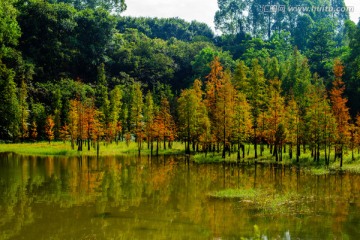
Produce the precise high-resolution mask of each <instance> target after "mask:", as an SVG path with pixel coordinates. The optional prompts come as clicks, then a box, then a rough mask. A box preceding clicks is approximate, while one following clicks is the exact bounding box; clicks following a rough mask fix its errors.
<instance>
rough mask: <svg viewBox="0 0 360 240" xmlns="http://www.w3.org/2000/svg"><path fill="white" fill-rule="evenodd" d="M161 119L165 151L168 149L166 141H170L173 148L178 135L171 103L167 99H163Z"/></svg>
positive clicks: (160, 112)
mask: <svg viewBox="0 0 360 240" xmlns="http://www.w3.org/2000/svg"><path fill="white" fill-rule="evenodd" d="M159 117H160V121H161V122H162V125H163V129H162V130H163V131H162V134H163V136H162V140H163V141H164V149H166V140H168V143H169V146H171V142H172V141H173V140H174V138H175V135H176V126H175V122H174V119H173V117H172V115H171V113H170V103H169V101H168V100H167V99H166V98H162V99H161V103H160V109H159Z"/></svg>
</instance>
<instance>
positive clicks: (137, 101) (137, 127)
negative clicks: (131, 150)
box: [131, 82, 144, 154]
mask: <svg viewBox="0 0 360 240" xmlns="http://www.w3.org/2000/svg"><path fill="white" fill-rule="evenodd" d="M143 108H144V102H143V94H142V91H141V84H140V83H138V82H136V83H134V85H133V89H132V102H131V126H132V129H133V132H134V134H135V138H136V142H137V144H138V151H139V154H140V151H141V148H142V139H143V137H144V136H143V135H144V126H143V125H144V122H143V117H144V116H143Z"/></svg>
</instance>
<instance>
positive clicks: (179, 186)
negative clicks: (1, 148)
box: [0, 153, 360, 240]
mask: <svg viewBox="0 0 360 240" xmlns="http://www.w3.org/2000/svg"><path fill="white" fill-rule="evenodd" d="M224 188H244V189H248V188H258V189H272V190H273V191H274V192H276V193H277V194H286V193H288V192H296V193H297V194H300V195H301V196H304V199H306V200H304V201H299V202H296V203H293V204H292V205H291V207H287V208H286V207H285V208H284V209H285V210H282V211H267V210H266V209H261V208H259V207H258V206H257V205H254V204H251V203H249V202H246V201H241V200H239V199H237V200H222V199H214V198H210V197H209V196H208V194H209V193H210V192H213V191H216V190H221V189H224ZM359 193H360V176H359V175H354V174H349V173H346V174H332V175H323V176H313V175H311V174H309V173H308V172H306V171H302V170H298V169H295V168H292V169H290V168H282V167H274V166H269V165H267V166H259V165H258V166H257V167H254V166H240V167H237V166H233V167H231V166H223V165H216V164H214V165H195V164H190V165H186V164H185V162H184V160H183V158H182V157H174V156H166V157H164V156H161V157H158V158H150V157H148V156H143V157H141V158H139V157H131V156H127V157H101V158H99V159H97V158H96V157H94V158H93V157H34V156H19V155H15V154H11V153H9V154H1V155H0V239H1V240H2V239H240V238H242V237H244V238H249V239H250V238H254V237H255V236H256V234H255V233H254V225H257V226H258V228H259V230H260V232H261V236H262V239H360V199H359ZM258 201H261V199H258ZM279 207H280V206H279Z"/></svg>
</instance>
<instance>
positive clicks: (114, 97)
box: [109, 86, 122, 142]
mask: <svg viewBox="0 0 360 240" xmlns="http://www.w3.org/2000/svg"><path fill="white" fill-rule="evenodd" d="M121 99H122V91H121V86H116V87H115V88H114V89H113V90H112V91H111V92H110V109H109V128H110V129H111V130H110V131H111V132H112V133H113V134H111V135H113V136H114V137H115V141H116V142H117V141H118V139H119V134H120V128H121V123H120V121H119V119H120V110H121V105H122V102H121Z"/></svg>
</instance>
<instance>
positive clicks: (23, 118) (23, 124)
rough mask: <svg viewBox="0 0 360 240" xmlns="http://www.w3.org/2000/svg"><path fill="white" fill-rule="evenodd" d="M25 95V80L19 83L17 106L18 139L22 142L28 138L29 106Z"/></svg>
mask: <svg viewBox="0 0 360 240" xmlns="http://www.w3.org/2000/svg"><path fill="white" fill-rule="evenodd" d="M27 98H28V93H27V85H26V83H25V80H22V81H21V86H20V92H19V106H20V138H21V141H24V140H25V138H27V137H28V136H29V125H30V124H29V122H28V119H29V105H28V103H27V101H28V99H27Z"/></svg>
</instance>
